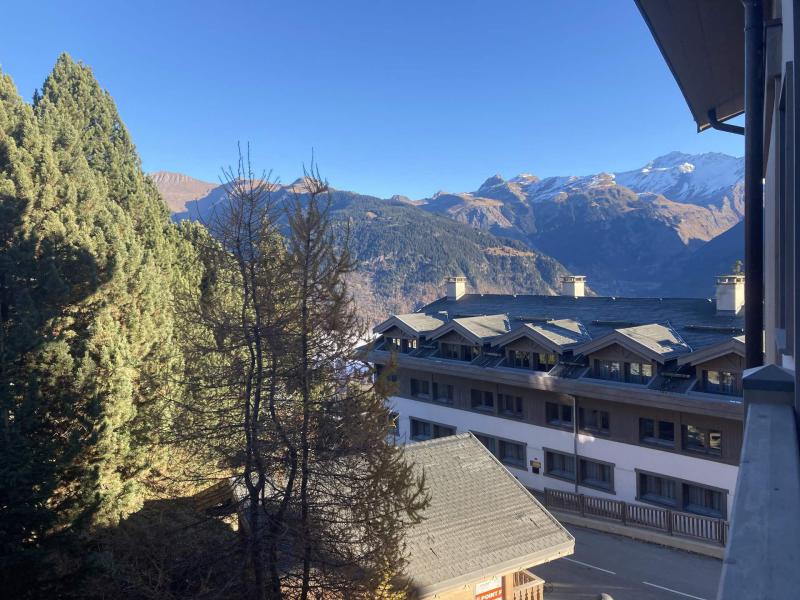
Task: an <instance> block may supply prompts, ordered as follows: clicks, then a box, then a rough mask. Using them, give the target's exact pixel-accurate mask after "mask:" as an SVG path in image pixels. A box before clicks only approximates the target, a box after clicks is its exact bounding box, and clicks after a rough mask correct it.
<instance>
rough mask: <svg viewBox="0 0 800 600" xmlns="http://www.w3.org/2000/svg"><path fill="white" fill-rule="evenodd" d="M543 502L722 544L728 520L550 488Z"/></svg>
mask: <svg viewBox="0 0 800 600" xmlns="http://www.w3.org/2000/svg"><path fill="white" fill-rule="evenodd" d="M544 504H545V506H546V507H548V508H552V509H554V510H564V511H568V512H574V513H579V514H580V515H581V516H584V517H597V518H600V519H608V520H610V521H618V522H620V523H622V524H623V525H630V526H632V527H643V528H646V529H656V530H658V531H663V532H664V533H667V534H669V535H679V536H683V537H689V538H694V539H698V540H702V541H706V542H712V543H715V544H719V545H721V546H724V545H725V543H726V541H727V539H728V523H727V521H725V520H724V519H715V518H713V517H703V516H700V515H693V514H689V513H684V512H677V511H673V510H669V509H666V508H658V507H655V506H644V505H642V504H630V503H628V502H623V501H621V500H611V499H609V498H598V497H595V496H585V495H584V494H575V493H573V492H564V491H561V490H552V489H549V488H546V489H545V490H544Z"/></svg>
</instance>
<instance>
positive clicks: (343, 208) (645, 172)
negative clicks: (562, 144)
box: [151, 152, 744, 322]
mask: <svg viewBox="0 0 800 600" xmlns="http://www.w3.org/2000/svg"><path fill="white" fill-rule="evenodd" d="M743 173H744V164H743V160H742V159H741V158H736V157H732V156H728V155H726V154H720V153H706V154H699V155H689V154H684V153H680V152H671V153H669V154H666V155H664V156H661V157H658V158H656V159H654V160H652V161H649V162H647V163H646V164H645V165H643V166H642V167H640V168H638V169H634V170H630V171H622V172H616V173H613V172H601V173H596V174H590V175H583V176H576V175H572V176H556V177H544V178H540V177H537V176H535V175H530V174H521V175H517V176H516V177H512V178H510V179H504V178H503V177H501V176H500V175H494V176H492V177H489V178H488V179H487V180H486V181H485V182H484V183H483V184H482V185H481V186H480V187H479V188H478V189H477V190H475V191H473V192H457V193H452V192H444V191H440V192H437V193H436V194H434V195H433V196H432V197H430V198H423V199H419V200H410V199H408V198H405V197H402V196H394V197H392V198H390V199H380V198H376V197H374V196H368V195H362V194H358V193H355V192H350V191H342V190H333V193H332V196H333V206H332V210H333V215H334V218H336V219H337V220H340V221H342V222H347V223H348V224H349V229H350V232H351V245H352V248H353V252H354V254H355V257H356V259H357V260H358V261H359V265H360V266H359V270H358V272H357V273H356V274H354V277H353V280H352V281H351V285H352V286H353V289H354V290H355V292H356V298H357V301H358V302H359V304H360V305H361V308H362V310H363V311H364V313H365V315H367V317H368V318H369V320H370V321H373V322H374V320H376V319H378V318H380V317H381V316H382V315H385V314H387V313H390V312H399V311H404V310H412V309H414V308H415V307H416V306H417V305H418V304H419V303H420V302H426V301H428V300H431V299H433V298H435V297H438V296H440V295H441V291H442V280H443V279H444V277H446V276H448V275H455V274H464V275H466V276H467V278H468V280H469V284H470V287H471V289H472V291H476V292H481V293H490V292H508V293H545V294H547V293H557V290H558V287H559V283H558V282H559V278H560V276H561V275H563V274H566V273H567V272H572V273H575V274H582V275H586V276H587V277H588V279H589V285H590V287H591V289H592V290H593V292H594V293H598V294H601V295H628V296H693V297H709V296H711V295H713V277H714V276H715V275H718V274H720V273H722V272H725V271H727V270H729V269H730V268H731V267H732V265H733V263H734V262H735V261H736V260H739V259H741V258H743V247H744V238H743V236H742V227H741V225H740V222H741V219H742V216H743V209H744V194H743V191H744V190H743V183H742V179H743ZM151 178H152V179H153V181H154V182H155V183H156V185H157V186H158V188H159V190H160V191H161V194H162V197H163V198H164V200H165V202H166V203H167V205H168V206H169V207H170V210H171V211H172V213H173V218H174V219H175V220H181V219H185V218H192V219H197V218H200V219H203V218H207V217H208V215H209V214H210V213H211V211H213V207H214V206H215V205H216V204H217V203H218V202H219V201H220V200H222V199H223V198H224V190H223V189H222V188H221V187H220V186H218V185H214V184H211V183H208V182H204V181H200V180H197V179H193V178H191V177H188V176H186V175H182V174H178V173H166V172H158V173H153V174H151ZM298 183H299V180H298V181H297V182H294V183H292V184H290V185H286V186H284V185H280V186H277V187H276V191H275V195H276V197H277V198H278V200H280V199H281V198H283V197H288V195H289V194H291V193H292V192H293V191H296V190H297V188H296V187H294V186H296V185H297V184H298Z"/></svg>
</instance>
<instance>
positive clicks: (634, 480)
mask: <svg viewBox="0 0 800 600" xmlns="http://www.w3.org/2000/svg"><path fill="white" fill-rule="evenodd" d="M389 405H390V406H391V409H392V411H394V412H395V413H397V415H398V420H397V424H398V428H397V434H398V441H399V442H400V443H409V442H413V441H418V440H420V439H426V438H416V439H415V438H414V437H413V436H412V423H414V422H415V421H416V422H425V423H431V424H436V426H438V427H439V428H440V430H441V432H442V434H443V435H451V434H453V433H464V432H467V431H470V432H472V433H474V434H475V435H476V436H477V437H478V439H480V440H481V441H484V443H486V442H485V440H493V441H494V445H493V446H491V445H490V446H488V447H489V449H490V450H492V451H493V452H494V453H495V456H497V457H498V458H499V459H500V461H501V462H502V463H503V464H504V465H505V466H506V467H507V468H508V469H509V470H510V471H511V473H513V474H514V476H515V477H517V479H519V480H520V481H521V482H522V483H523V484H524V485H525V486H527V487H529V488H531V489H534V490H543V489H544V488H546V487H548V488H553V489H558V490H566V491H575V490H576V482H575V471H576V469H577V470H578V474H577V476H578V479H579V481H578V482H577V485H578V488H577V490H578V491H579V492H581V493H585V494H592V495H597V496H602V497H608V498H615V499H618V500H624V501H626V502H642V503H649V504H656V505H659V506H665V507H672V508H675V509H676V510H688V512H698V513H700V514H711V513H710V512H708V511H706V512H701V511H700V510H694V509H692V507H684V506H682V503H681V499H680V498H676V503H675V504H674V505H672V506H670V504H669V503H667V502H664V501H658V499H657V498H654V497H652V494H650V495H648V494H646V493H644V492H645V491H644V490H640V483H641V482H640V481H639V477H638V474H639V473H650V474H653V475H656V476H659V477H661V478H664V479H668V480H671V481H673V482H676V483H675V484H674V485H682V483H684V482H686V483H690V484H696V486H697V487H698V488H701V489H705V490H709V491H716V492H719V493H720V494H721V496H722V498H723V499H724V502H723V503H722V504H721V506H720V511H719V514H717V515H714V516H719V517H722V518H725V517H726V516H727V514H728V512H729V510H730V506H731V505H732V502H733V496H734V488H735V484H736V475H737V473H738V466H737V464H735V463H736V462H737V461H734V460H727V458H726V461H727V462H722V461H721V460H709V459H707V458H705V455H704V454H698V455H696V456H695V455H693V454H692V453H691V452H683V451H680V450H676V451H671V450H667V449H662V448H661V447H660V446H659V445H658V444H656V443H653V444H652V447H651V445H648V444H647V443H636V442H632V441H628V442H626V441H616V440H613V439H606V438H604V437H602V436H601V435H592V434H588V433H578V434H577V436H575V435H574V433H573V431H571V430H567V429H566V428H558V427H552V426H545V425H544V424H539V425H534V424H532V423H527V422H523V421H514V420H510V419H508V418H503V417H500V416H496V415H488V414H481V413H479V412H477V411H470V410H463V409H459V408H455V407H452V406H446V405H439V404H435V403H433V402H423V401H419V400H414V399H411V398H406V397H403V396H400V395H395V396H392V397H391V398H390V399H389ZM564 406H566V405H564ZM615 414H616V415H619V414H620V413H612V414H611V415H610V418H612V419H613V417H614V415H615ZM643 414H649V415H652V416H657V415H655V414H654V413H652V412H651V413H643ZM672 418H675V417H674V416H673V417H672ZM611 427H614V424H613V422H612V423H611ZM720 428H721V429H723V430H724V431H725V432H726V433H728V435H730V440H731V442H732V443H731V445H730V446H731V447H730V448H729V449H727V451H726V457H728V456H729V455H731V454H734V453H736V452H737V450H736V448H737V447H739V446H740V444H741V427H740V426H739V427H737V426H736V425H734V424H733V423H725V424H723V425H722V426H720ZM680 430H681V428H680V427H679V426H676V429H675V437H676V438H678V437H679V436H680V435H681V434H680ZM723 435H725V434H723ZM637 438H638V434H637ZM676 441H677V440H676ZM501 444H502V445H506V444H515V445H519V446H521V447H522V448H523V449H524V459H523V460H522V461H518V460H516V457H515V456H513V455H511V456H508V455H505V456H504V455H503V454H501ZM576 450H577V456H578V463H577V467H573V469H572V471H573V474H572V475H571V476H569V475H566V474H565V473H563V472H555V471H552V470H551V469H550V465H549V464H548V455H556V454H558V455H564V456H567V457H570V458H571V459H572V460H573V461H574V460H575V459H574V457H575V454H576ZM581 460H583V461H587V462H589V463H592V465H587V467H588V469H585V470H584V472H583V473H581V472H580V470H581V465H580V461H581ZM537 463H538V464H539V465H540V466H539V467H538V469H537V468H534V467H533V466H532V464H533V465H535V464H537ZM593 465H604V466H606V467H607V471H608V472H609V477H608V479H610V481H609V482H608V487H605V486H606V484H605V482H602V481H596V480H593V478H591V477H589V475H592V474H596V472H597V471H598V470H599V469H598V468H597V467H595V466H593ZM536 470H538V473H537V472H535V471H536ZM588 471H595V473H590V472H588Z"/></svg>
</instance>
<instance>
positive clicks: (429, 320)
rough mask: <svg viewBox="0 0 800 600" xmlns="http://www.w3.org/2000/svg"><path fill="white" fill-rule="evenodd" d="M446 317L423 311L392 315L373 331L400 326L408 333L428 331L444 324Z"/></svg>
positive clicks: (378, 331) (382, 330) (377, 331)
mask: <svg viewBox="0 0 800 600" xmlns="http://www.w3.org/2000/svg"><path fill="white" fill-rule="evenodd" d="M445 322H446V319H445V318H444V317H443V316H441V315H436V314H433V315H431V314H426V313H423V312H417V313H407V314H403V315H392V316H391V317H389V318H388V319H386V320H385V321H384V322H383V323H381V324H379V325H376V326H375V328H374V329H373V331H374V332H375V333H383V332H384V331H388V330H389V329H391V328H392V327H399V328H400V329H403V330H404V331H407V332H408V333H414V334H419V333H427V332H429V331H433V330H434V329H438V328H439V327H441V326H442V325H444V324H445Z"/></svg>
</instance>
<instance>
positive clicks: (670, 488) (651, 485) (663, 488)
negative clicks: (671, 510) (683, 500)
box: [639, 473, 678, 506]
mask: <svg viewBox="0 0 800 600" xmlns="http://www.w3.org/2000/svg"><path fill="white" fill-rule="evenodd" d="M675 487H676V482H675V480H674V479H669V478H667V477H659V476H658V475H650V474H649V473H639V498H641V499H643V500H648V501H649V502H653V503H655V504H662V505H665V506H677V504H678V498H677V496H676V495H675Z"/></svg>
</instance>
